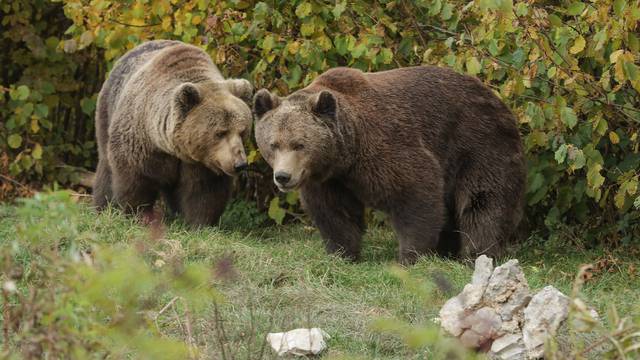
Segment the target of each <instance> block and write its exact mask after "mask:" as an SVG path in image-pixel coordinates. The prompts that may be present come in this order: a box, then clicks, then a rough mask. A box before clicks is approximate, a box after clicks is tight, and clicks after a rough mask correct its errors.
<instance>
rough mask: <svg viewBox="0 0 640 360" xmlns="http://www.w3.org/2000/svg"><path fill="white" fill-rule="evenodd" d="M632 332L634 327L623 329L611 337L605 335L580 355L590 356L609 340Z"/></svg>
mask: <svg viewBox="0 0 640 360" xmlns="http://www.w3.org/2000/svg"><path fill="white" fill-rule="evenodd" d="M630 330H633V327H628V328H625V329H622V330H618V331H616V332H614V333H613V334H611V335H603V336H601V337H600V339H599V340H598V341H596V342H594V343H592V344H591V345H589V346H587V348H586V349H584V350H582V351H581V352H580V355H583V356H584V355H586V354H588V353H589V352H591V351H592V350H593V349H595V348H596V347H598V346H599V345H602V344H603V343H605V342H607V340H611V338H614V337H618V336H621V335H623V334H625V333H627V332H629V331H630Z"/></svg>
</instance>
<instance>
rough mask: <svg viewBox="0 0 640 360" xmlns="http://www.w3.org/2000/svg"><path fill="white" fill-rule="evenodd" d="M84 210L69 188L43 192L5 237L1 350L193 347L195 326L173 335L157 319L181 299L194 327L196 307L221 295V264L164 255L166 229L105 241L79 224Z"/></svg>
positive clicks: (169, 353) (53, 353) (0, 353)
mask: <svg viewBox="0 0 640 360" xmlns="http://www.w3.org/2000/svg"><path fill="white" fill-rule="evenodd" d="M79 214H80V207H79V206H78V205H77V204H75V203H74V202H73V201H72V200H71V197H70V196H69V194H68V193H66V192H57V193H51V194H36V195H35V196H34V197H33V198H32V199H27V200H24V201H23V205H22V206H21V207H20V208H18V211H17V214H15V216H17V218H18V220H19V221H18V222H17V225H16V229H15V230H16V231H15V238H14V239H10V240H9V239H7V240H4V241H3V242H2V243H0V257H2V259H3V261H2V265H1V266H0V274H2V275H0V283H1V284H2V308H3V314H4V316H3V320H2V328H3V338H2V342H3V344H4V346H3V348H2V349H0V357H2V358H5V357H8V358H18V356H20V358H25V359H40V358H104V357H107V356H109V357H116V358H119V357H126V356H130V355H131V354H136V356H135V357H137V358H150V359H156V358H163V359H177V358H180V359H184V358H188V357H190V356H194V354H195V353H196V352H197V348H196V346H195V344H194V343H193V338H192V337H191V334H190V333H187V335H186V338H185V339H184V340H180V339H176V338H175V337H167V336H165V335H164V334H163V332H162V329H161V327H160V326H159V325H158V320H159V318H160V317H161V315H162V313H163V312H164V310H166V309H167V308H168V307H169V306H170V305H172V304H173V303H174V302H175V301H177V300H180V301H181V302H183V304H184V306H183V307H182V309H183V310H181V314H179V315H178V314H177V313H176V316H181V317H183V318H184V319H185V321H186V322H187V327H188V326H189V325H188V322H189V321H190V319H189V311H197V310H198V309H202V308H203V307H205V306H208V305H209V304H210V303H212V302H213V303H215V302H219V301H221V300H222V298H221V296H220V295H219V294H218V293H217V292H216V291H215V290H214V289H213V287H212V278H211V276H212V269H210V268H208V267H206V266H204V265H201V264H184V263H183V262H182V261H179V260H180V259H176V258H175V257H168V256H166V255H165V256H164V257H162V256H160V257H159V256H158V255H155V254H163V255H164V254H167V253H168V251H166V250H165V251H161V250H162V248H163V247H167V243H166V241H165V240H163V239H161V238H152V239H150V241H149V240H139V241H137V242H135V243H132V244H129V245H127V244H119V245H117V246H107V245H104V244H99V243H97V242H96V240H95V234H94V233H93V232H92V231H91V229H83V228H80V227H79V226H78V224H79V223H80V221H79V218H78V217H79ZM169 245H171V244H169ZM154 257H157V259H156V260H155V262H153V266H151V265H150V264H149V263H150V262H151V260H153V258H154ZM172 260H173V261H172ZM131 274H135V276H131ZM171 297H173V300H171V301H169V299H171ZM165 300H166V301H165ZM167 301H169V302H168V303H167V305H165V303H166V302H167ZM163 305H165V306H164V307H163ZM161 309H164V310H161ZM11 356H13V357H11Z"/></svg>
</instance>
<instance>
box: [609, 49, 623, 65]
mask: <svg viewBox="0 0 640 360" xmlns="http://www.w3.org/2000/svg"><path fill="white" fill-rule="evenodd" d="M623 53H624V50H622V49H620V50H616V51H614V52H612V53H611V55H609V61H610V62H611V63H612V64H615V63H617V62H618V58H619V57H620V55H622V54H623Z"/></svg>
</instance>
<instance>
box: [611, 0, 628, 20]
mask: <svg viewBox="0 0 640 360" xmlns="http://www.w3.org/2000/svg"><path fill="white" fill-rule="evenodd" d="M626 7H627V0H615V1H614V2H613V13H614V14H616V16H620V15H622V12H623V11H624V9H625V8H626Z"/></svg>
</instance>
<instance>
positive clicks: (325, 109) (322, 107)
mask: <svg viewBox="0 0 640 360" xmlns="http://www.w3.org/2000/svg"><path fill="white" fill-rule="evenodd" d="M311 110H312V111H313V113H314V114H316V115H320V116H326V117H330V118H335V117H336V113H337V110H338V102H337V101H336V98H335V96H333V94H332V93H330V92H328V91H325V90H323V91H321V92H320V93H319V94H318V95H316V96H314V97H313V98H312V100H311Z"/></svg>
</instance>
